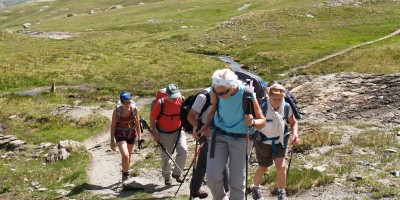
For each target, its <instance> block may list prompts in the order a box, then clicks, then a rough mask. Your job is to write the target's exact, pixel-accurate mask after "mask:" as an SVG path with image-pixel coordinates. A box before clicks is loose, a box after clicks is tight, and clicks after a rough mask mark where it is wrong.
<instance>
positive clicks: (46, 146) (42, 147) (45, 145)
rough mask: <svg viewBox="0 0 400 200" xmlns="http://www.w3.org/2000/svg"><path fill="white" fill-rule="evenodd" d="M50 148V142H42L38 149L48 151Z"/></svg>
mask: <svg viewBox="0 0 400 200" xmlns="http://www.w3.org/2000/svg"><path fill="white" fill-rule="evenodd" d="M51 146H53V143H51V142H42V143H40V145H39V147H38V148H39V149H49V148H50V147H51Z"/></svg>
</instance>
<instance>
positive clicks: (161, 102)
mask: <svg viewBox="0 0 400 200" xmlns="http://www.w3.org/2000/svg"><path fill="white" fill-rule="evenodd" d="M158 102H159V103H160V114H159V115H158V117H157V120H159V119H160V118H161V115H163V114H164V98H161V99H159V100H158Z"/></svg>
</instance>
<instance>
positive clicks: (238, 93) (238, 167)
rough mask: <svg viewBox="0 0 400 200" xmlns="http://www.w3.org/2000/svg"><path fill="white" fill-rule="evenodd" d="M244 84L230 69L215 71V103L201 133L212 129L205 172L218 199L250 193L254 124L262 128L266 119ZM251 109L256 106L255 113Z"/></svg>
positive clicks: (239, 196) (213, 100)
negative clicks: (248, 180) (226, 179)
mask: <svg viewBox="0 0 400 200" xmlns="http://www.w3.org/2000/svg"><path fill="white" fill-rule="evenodd" d="M245 88H246V86H245V85H244V83H243V82H242V81H240V80H238V76H237V75H236V74H235V73H234V72H233V71H231V70H229V69H221V70H217V71H216V72H214V74H213V75H212V87H211V92H210V95H211V101H212V102H213V105H212V108H211V111H210V113H209V114H208V116H207V120H206V123H205V125H204V126H203V127H202V128H201V133H202V135H205V136H210V135H211V133H212V137H211V141H210V145H209V147H210V150H209V152H208V159H207V169H206V174H207V175H206V176H207V185H208V187H209V188H210V190H211V193H212V195H213V199H215V200H221V199H224V200H225V199H226V200H227V199H235V200H236V199H245V197H246V196H247V195H246V191H245V190H246V177H247V173H246V169H247V162H248V155H249V154H250V151H251V147H252V143H253V142H252V139H253V133H254V132H255V130H254V128H257V129H259V128H261V127H263V126H264V125H265V123H266V122H265V118H264V116H263V115H262V111H261V108H260V106H259V104H258V101H257V99H256V94H255V93H254V92H252V91H251V92H248V91H247V90H245ZM248 105H252V108H250V106H248ZM249 109H251V110H254V112H253V114H254V116H255V117H253V115H251V114H250V113H251V112H249ZM212 124H213V125H212ZM211 127H212V128H211ZM210 129H211V130H210ZM228 160H229V162H228ZM227 163H228V169H229V189H230V190H229V196H228V194H227V193H226V192H225V190H224V186H223V170H224V168H225V165H226V164H227Z"/></svg>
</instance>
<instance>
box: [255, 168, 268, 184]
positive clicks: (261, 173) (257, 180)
mask: <svg viewBox="0 0 400 200" xmlns="http://www.w3.org/2000/svg"><path fill="white" fill-rule="evenodd" d="M267 171H268V168H267V167H262V166H258V168H257V171H256V173H255V174H254V185H255V186H258V185H260V184H261V182H262V180H263V178H264V174H265V173H266V172H267Z"/></svg>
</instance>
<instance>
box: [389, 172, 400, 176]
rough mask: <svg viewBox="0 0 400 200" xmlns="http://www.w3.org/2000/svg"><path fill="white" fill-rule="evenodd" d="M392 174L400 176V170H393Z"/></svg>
mask: <svg viewBox="0 0 400 200" xmlns="http://www.w3.org/2000/svg"><path fill="white" fill-rule="evenodd" d="M390 174H391V175H393V176H395V177H399V176H400V172H399V171H391V172H390Z"/></svg>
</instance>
